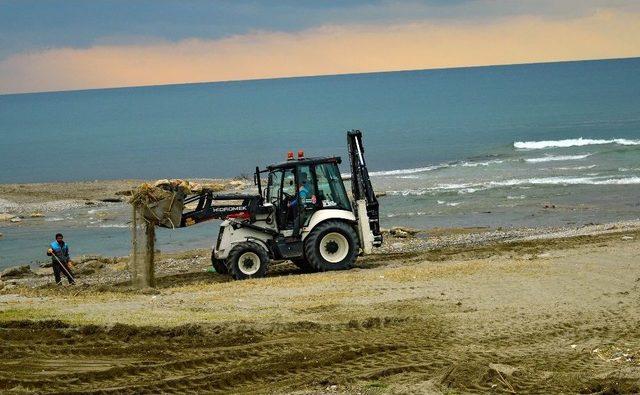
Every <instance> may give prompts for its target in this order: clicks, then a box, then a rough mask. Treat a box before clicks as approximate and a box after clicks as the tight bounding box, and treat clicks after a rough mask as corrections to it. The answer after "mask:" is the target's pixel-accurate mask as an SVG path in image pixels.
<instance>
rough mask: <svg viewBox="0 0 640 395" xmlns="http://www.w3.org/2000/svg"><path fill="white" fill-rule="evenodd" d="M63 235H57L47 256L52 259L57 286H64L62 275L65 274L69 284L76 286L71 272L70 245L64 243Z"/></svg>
mask: <svg viewBox="0 0 640 395" xmlns="http://www.w3.org/2000/svg"><path fill="white" fill-rule="evenodd" d="M63 238H64V237H63V236H62V233H57V234H56V240H55V241H52V242H51V244H50V245H49V249H48V250H47V255H48V256H50V257H51V264H52V266H53V276H54V277H55V279H56V284H58V285H62V279H61V278H60V273H61V272H62V274H64V276H65V277H66V278H67V281H68V282H69V284H75V283H76V282H75V280H74V278H73V273H72V272H71V266H70V265H69V262H71V259H70V258H69V245H68V244H67V243H65V242H64V240H63Z"/></svg>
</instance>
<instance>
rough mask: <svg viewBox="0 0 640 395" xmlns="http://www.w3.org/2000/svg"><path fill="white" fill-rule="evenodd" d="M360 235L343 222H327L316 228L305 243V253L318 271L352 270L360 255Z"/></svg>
mask: <svg viewBox="0 0 640 395" xmlns="http://www.w3.org/2000/svg"><path fill="white" fill-rule="evenodd" d="M358 245H359V243H358V235H357V233H356V231H355V230H354V229H353V227H352V226H351V225H349V224H347V223H346V222H342V221H326V222H323V223H321V224H320V225H318V226H316V227H315V228H314V229H313V230H312V231H311V233H310V234H309V236H307V238H306V239H305V241H304V253H305V257H306V258H307V261H308V262H309V264H310V265H311V266H312V267H313V268H314V269H315V270H317V271H321V272H324V271H328V270H345V269H350V268H351V267H352V266H353V264H354V262H355V261H356V257H357V255H358V248H359V246H358Z"/></svg>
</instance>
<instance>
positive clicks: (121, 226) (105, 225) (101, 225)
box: [97, 224, 129, 228]
mask: <svg viewBox="0 0 640 395" xmlns="http://www.w3.org/2000/svg"><path fill="white" fill-rule="evenodd" d="M97 227H98V228H128V227H129V225H127V224H100V225H98V226H97Z"/></svg>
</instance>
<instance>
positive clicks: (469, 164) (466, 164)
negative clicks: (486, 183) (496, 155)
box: [453, 159, 504, 167]
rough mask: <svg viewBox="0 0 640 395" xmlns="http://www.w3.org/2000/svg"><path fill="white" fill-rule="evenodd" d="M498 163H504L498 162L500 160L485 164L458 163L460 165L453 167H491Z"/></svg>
mask: <svg viewBox="0 0 640 395" xmlns="http://www.w3.org/2000/svg"><path fill="white" fill-rule="evenodd" d="M500 163H504V161H503V160H500V159H496V160H489V161H486V162H460V163H456V164H454V165H453V167H456V166H462V167H478V166H491V165H494V164H500Z"/></svg>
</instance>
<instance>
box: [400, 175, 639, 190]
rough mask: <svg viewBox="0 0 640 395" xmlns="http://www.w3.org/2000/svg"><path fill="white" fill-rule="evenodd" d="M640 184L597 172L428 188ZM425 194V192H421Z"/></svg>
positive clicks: (459, 188)
mask: <svg viewBox="0 0 640 395" xmlns="http://www.w3.org/2000/svg"><path fill="white" fill-rule="evenodd" d="M635 184H640V177H637V176H633V177H624V178H604V177H602V176H600V177H598V176H597V174H594V175H592V176H587V177H542V178H514V179H510V180H501V181H489V182H483V183H477V184H440V185H437V186H435V187H431V188H428V189H429V190H432V191H447V192H448V191H454V190H455V191H457V192H458V193H459V194H462V193H473V192H477V191H479V190H486V189H490V188H500V187H520V188H523V189H524V188H526V186H527V185H635ZM403 192H405V193H406V194H407V195H413V194H416V193H415V191H403ZM421 194H423V193H421Z"/></svg>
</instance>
